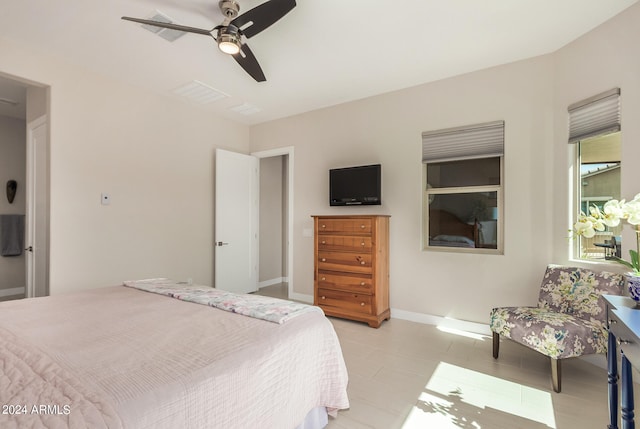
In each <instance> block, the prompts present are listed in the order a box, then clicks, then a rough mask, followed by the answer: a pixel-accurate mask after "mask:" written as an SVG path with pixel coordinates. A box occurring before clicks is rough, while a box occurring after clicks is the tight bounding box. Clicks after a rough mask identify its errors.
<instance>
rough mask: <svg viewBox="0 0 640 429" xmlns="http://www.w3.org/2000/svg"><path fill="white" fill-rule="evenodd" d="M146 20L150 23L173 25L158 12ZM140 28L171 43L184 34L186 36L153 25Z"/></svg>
mask: <svg viewBox="0 0 640 429" xmlns="http://www.w3.org/2000/svg"><path fill="white" fill-rule="evenodd" d="M147 19H148V20H151V21H158V22H165V23H167V24H174V23H175V22H174V21H173V20H172V19H171V18H169V17H168V16H167V15H165V14H163V13H162V12H158V11H156V13H155V15H153V16H150V17H148V18H147ZM141 27H142V28H144V29H145V30H149V31H151V32H152V33H154V34H157V35H158V36H160V37H162V38H163V39H165V40H168V41H169V42H173V41H175V40H177V39H179V38H180V37H182V36H184V35H185V34H187V33H185V32H184V31H178V30H172V29H170V28H162V27H156V26H155V25H147V24H141Z"/></svg>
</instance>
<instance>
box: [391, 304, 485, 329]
mask: <svg viewBox="0 0 640 429" xmlns="http://www.w3.org/2000/svg"><path fill="white" fill-rule="evenodd" d="M391 318H392V319H402V320H409V321H411V322H417V323H423V324H425V325H437V326H439V327H443V328H447V329H455V330H458V331H466V332H473V333H476V334H481V335H491V329H489V325H488V324H484V323H477V322H469V321H466V320H458V319H451V318H448V317H441V316H433V315H431V314H424V313H414V312H413V311H406V310H400V309H397V308H392V309H391Z"/></svg>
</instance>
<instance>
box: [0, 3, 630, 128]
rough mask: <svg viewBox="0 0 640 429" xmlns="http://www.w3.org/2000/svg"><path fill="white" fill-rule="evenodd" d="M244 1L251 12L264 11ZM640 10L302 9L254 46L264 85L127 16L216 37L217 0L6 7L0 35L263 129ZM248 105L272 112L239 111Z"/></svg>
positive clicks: (200, 46)
mask: <svg viewBox="0 0 640 429" xmlns="http://www.w3.org/2000/svg"><path fill="white" fill-rule="evenodd" d="M238 1H239V3H240V6H241V10H240V13H243V11H247V10H249V9H251V8H253V7H255V6H257V5H259V4H261V3H263V2H264V1H263V0H238ZM637 1H638V0H615V1H614V0H405V1H402V2H398V1H392V0H390V1H381V0H368V1H364V0H361V1H356V0H351V1H344V0H298V5H297V7H296V8H294V9H293V10H292V11H291V12H290V13H289V14H288V15H286V16H285V17H284V18H283V19H282V20H280V21H278V22H277V23H276V24H274V25H273V26H272V27H270V28H268V29H267V30H265V31H264V32H262V33H260V34H258V35H256V36H255V37H253V38H251V39H249V40H248V44H249V46H250V47H251V49H252V51H253V53H254V54H255V55H256V57H257V58H258V61H259V62H260V64H261V66H262V68H263V70H264V73H265V75H266V77H267V81H266V82H262V83H257V82H255V81H254V80H253V79H252V78H251V77H249V76H248V75H247V74H246V73H245V72H244V71H243V70H242V69H241V68H240V66H238V65H237V64H236V62H235V61H234V60H233V59H232V58H230V57H227V56H226V55H224V54H222V53H221V52H219V51H218V49H217V47H216V45H215V41H214V40H213V39H212V38H210V37H208V36H203V35H197V34H187V35H186V36H184V37H182V38H180V39H178V40H177V41H175V42H173V43H171V42H167V41H166V40H164V39H161V38H160V37H158V36H156V35H154V34H153V33H151V32H149V31H146V30H144V29H142V28H141V27H140V26H139V25H138V24H135V23H132V22H127V21H123V20H121V19H120V17H121V16H123V15H127V16H133V17H138V18H149V17H150V16H151V15H153V14H154V13H155V11H156V10H157V11H160V12H162V13H164V14H165V15H168V16H169V17H171V18H172V19H173V20H174V21H175V22H177V23H179V24H183V25H187V26H191V27H199V28H207V29H209V28H213V27H214V26H216V25H218V24H220V23H221V22H222V20H223V18H222V14H221V13H220V10H219V9H218V1H217V0H56V1H42V0H20V1H9V0H3V1H2V3H3V4H2V13H1V14H0V37H4V38H8V39H15V40H18V41H21V42H23V43H28V44H33V45H35V46H36V47H38V48H39V49H43V50H45V51H46V52H48V53H49V54H51V55H54V56H57V57H61V58H63V59H65V60H66V61H69V62H71V63H75V64H79V65H82V66H84V67H87V68H88V69H91V70H94V71H97V72H99V73H103V74H106V75H108V76H111V77H113V78H115V79H118V80H121V81H124V82H127V83H129V84H132V85H135V86H139V87H144V88H146V89H149V90H151V91H154V92H157V93H161V94H165V95H167V96H169V97H177V96H176V95H175V94H173V90H174V89H176V88H178V87H180V86H182V85H185V84H187V83H189V82H191V81H193V80H198V81H200V82H202V83H204V84H206V85H208V86H211V87H213V88H215V89H217V90H219V91H222V92H224V93H226V94H227V95H229V97H227V98H224V99H222V100H219V101H216V102H212V103H209V104H207V105H205V106H203V108H206V109H210V110H211V111H212V112H215V113H216V114H220V115H223V116H225V117H228V118H231V119H233V120H237V121H239V122H242V123H246V124H256V123H260V122H264V121H268V120H272V119H276V118H281V117H285V116H290V115H294V114H297V113H301V112H305V111H310V110H314V109H318V108H322V107H326V106H332V105H336V104H340V103H344V102H347V101H352V100H357V99H361V98H366V97H369V96H372V95H376V94H381V93H385V92H389V91H393V90H397V89H401V88H407V87H411V86H415V85H419V84H422V83H426V82H430V81H434V80H438V79H443V78H446V77H450V76H455V75H459V74H462V73H467V72H471V71H475V70H479V69H483V68H487V67H491V66H495V65H498V64H504V63H509V62H513V61H517V60H520V59H524V58H529V57H533V56H537V55H541V54H545V53H549V52H553V51H555V50H557V49H558V48H560V47H562V46H564V45H565V44H567V43H569V42H571V41H572V40H574V39H576V38H577V37H579V36H580V35H582V34H584V33H586V32H588V31H589V30H591V29H592V28H594V27H596V26H598V25H599V24H601V23H602V22H604V21H606V20H607V19H609V18H611V17H612V16H614V15H616V14H617V13H619V12H621V11H622V10H624V9H626V8H627V7H629V6H630V5H632V4H634V3H636V2H637ZM0 58H1V53H0ZM2 71H3V70H2V62H1V60H0V72H2ZM43 83H45V84H46V83H47V82H43ZM5 88H6V85H3V84H2V79H0V98H3V97H5V98H9V97H8V96H5V95H3V91H5ZM14 90H15V88H14ZM10 95H12V96H15V94H10ZM244 103H248V104H249V105H251V106H254V107H257V108H259V109H261V110H260V111H259V112H257V113H254V114H252V115H248V116H245V115H242V114H239V113H236V112H233V111H231V110H229V109H230V108H231V107H234V106H238V105H242V104H244ZM1 104H2V103H0V105H1ZM1 108H3V107H2V106H0V109H1ZM0 114H2V110H0Z"/></svg>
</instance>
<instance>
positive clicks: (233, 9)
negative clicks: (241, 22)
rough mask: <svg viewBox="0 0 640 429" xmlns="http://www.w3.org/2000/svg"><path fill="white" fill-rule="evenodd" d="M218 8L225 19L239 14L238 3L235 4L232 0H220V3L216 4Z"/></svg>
mask: <svg viewBox="0 0 640 429" xmlns="http://www.w3.org/2000/svg"><path fill="white" fill-rule="evenodd" d="M218 6H219V7H220V10H221V11H222V14H223V15H224V16H225V18H227V19H233V18H235V17H236V16H238V13H239V12H240V5H239V4H238V2H235V1H233V0H221V1H220V2H218Z"/></svg>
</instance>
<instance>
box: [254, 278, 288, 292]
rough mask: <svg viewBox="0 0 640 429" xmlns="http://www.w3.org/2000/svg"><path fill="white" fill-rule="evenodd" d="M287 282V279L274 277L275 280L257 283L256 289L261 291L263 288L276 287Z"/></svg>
mask: <svg viewBox="0 0 640 429" xmlns="http://www.w3.org/2000/svg"><path fill="white" fill-rule="evenodd" d="M288 282H289V278H288V277H276V278H275V279H269V280H264V281H261V282H258V289H262V288H263V287H267V286H273V285H277V284H280V283H288Z"/></svg>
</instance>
